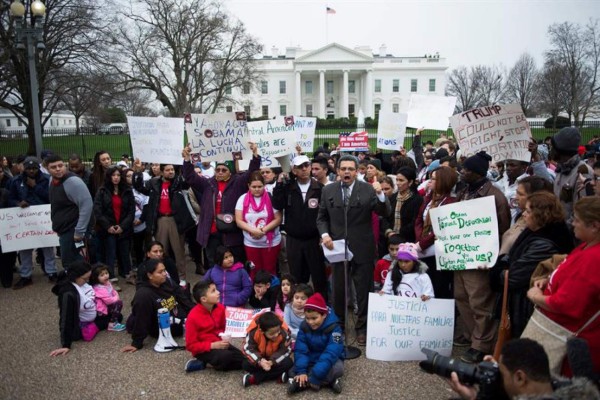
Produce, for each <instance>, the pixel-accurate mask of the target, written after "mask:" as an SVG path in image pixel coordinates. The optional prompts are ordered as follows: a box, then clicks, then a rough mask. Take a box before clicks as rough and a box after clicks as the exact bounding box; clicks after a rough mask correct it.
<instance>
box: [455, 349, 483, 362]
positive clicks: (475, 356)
mask: <svg viewBox="0 0 600 400" xmlns="http://www.w3.org/2000/svg"><path fill="white" fill-rule="evenodd" d="M483 357H485V353H483V352H482V351H479V350H477V349H474V348H472V347H471V348H470V349H469V350H467V352H466V353H465V354H463V355H462V357H461V358H460V359H461V361H464V362H466V363H469V364H477V363H480V362H482V361H483Z"/></svg>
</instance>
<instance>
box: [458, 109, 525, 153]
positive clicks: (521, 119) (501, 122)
mask: <svg viewBox="0 0 600 400" xmlns="http://www.w3.org/2000/svg"><path fill="white" fill-rule="evenodd" d="M450 124H451V125H452V130H453V131H454V136H455V137H456V139H457V140H458V144H459V145H460V150H461V152H462V155H463V156H465V157H470V156H472V155H473V154H475V153H477V152H480V151H485V152H487V153H488V154H489V155H491V156H492V157H493V159H494V161H504V160H520V161H526V162H529V161H530V160H531V153H530V152H529V150H528V145H529V142H530V141H531V129H530V128H529V123H528V122H527V119H526V118H525V114H523V110H522V109H521V106H520V105H518V104H506V105H496V106H487V107H481V108H475V109H473V110H469V111H465V112H462V113H460V114H456V115H453V116H452V117H450Z"/></svg>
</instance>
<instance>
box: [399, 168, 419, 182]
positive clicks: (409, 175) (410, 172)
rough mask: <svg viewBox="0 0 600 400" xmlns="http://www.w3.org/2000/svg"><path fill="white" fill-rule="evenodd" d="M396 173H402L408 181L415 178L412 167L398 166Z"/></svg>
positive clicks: (415, 174) (415, 173)
mask: <svg viewBox="0 0 600 400" xmlns="http://www.w3.org/2000/svg"><path fill="white" fill-rule="evenodd" d="M397 174H400V175H402V176H403V177H405V178H406V179H407V180H409V181H414V180H415V179H417V172H416V171H415V169H414V168H411V167H400V168H398V171H397V172H396V175H397Z"/></svg>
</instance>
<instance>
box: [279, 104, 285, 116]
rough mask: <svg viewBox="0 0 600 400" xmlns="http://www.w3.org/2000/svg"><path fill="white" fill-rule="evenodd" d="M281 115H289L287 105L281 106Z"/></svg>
mask: <svg viewBox="0 0 600 400" xmlns="http://www.w3.org/2000/svg"><path fill="white" fill-rule="evenodd" d="M279 115H282V116H284V117H285V116H286V115H287V106H286V105H285V104H280V105H279Z"/></svg>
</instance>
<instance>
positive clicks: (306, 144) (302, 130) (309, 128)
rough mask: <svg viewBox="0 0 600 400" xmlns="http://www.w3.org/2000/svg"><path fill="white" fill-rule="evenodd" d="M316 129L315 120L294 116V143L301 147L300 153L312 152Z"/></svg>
mask: <svg viewBox="0 0 600 400" xmlns="http://www.w3.org/2000/svg"><path fill="white" fill-rule="evenodd" d="M316 127H317V119H316V118H313V117H297V116H294V130H295V131H296V143H297V144H299V145H300V147H302V152H304V153H312V152H313V150H314V145H315V129H316Z"/></svg>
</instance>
